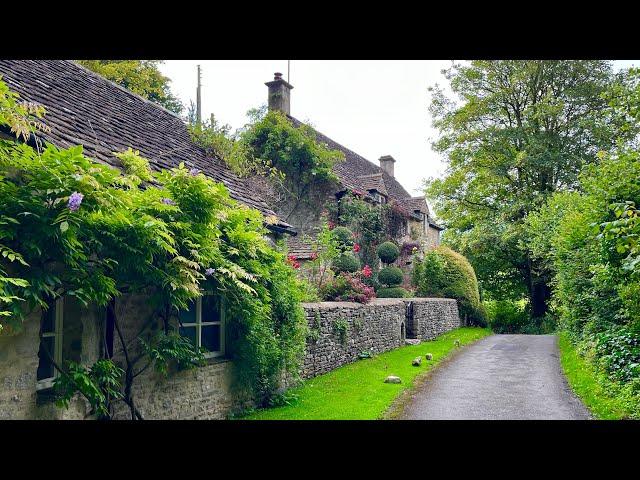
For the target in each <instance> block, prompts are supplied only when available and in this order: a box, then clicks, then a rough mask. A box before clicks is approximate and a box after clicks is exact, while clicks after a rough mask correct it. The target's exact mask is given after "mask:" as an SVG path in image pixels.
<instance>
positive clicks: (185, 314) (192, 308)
mask: <svg viewBox="0 0 640 480" xmlns="http://www.w3.org/2000/svg"><path fill="white" fill-rule="evenodd" d="M178 317H179V318H180V322H181V323H196V302H195V301H194V302H191V304H190V305H189V310H180V312H179V313H178Z"/></svg>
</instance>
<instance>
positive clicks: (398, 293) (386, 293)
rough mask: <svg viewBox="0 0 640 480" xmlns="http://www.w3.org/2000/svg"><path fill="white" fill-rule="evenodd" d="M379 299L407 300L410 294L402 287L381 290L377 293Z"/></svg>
mask: <svg viewBox="0 0 640 480" xmlns="http://www.w3.org/2000/svg"><path fill="white" fill-rule="evenodd" d="M376 296H377V297H378V298H406V297H409V292H408V291H407V290H405V289H404V288H402V287H389V288H381V289H379V290H378V291H377V292H376Z"/></svg>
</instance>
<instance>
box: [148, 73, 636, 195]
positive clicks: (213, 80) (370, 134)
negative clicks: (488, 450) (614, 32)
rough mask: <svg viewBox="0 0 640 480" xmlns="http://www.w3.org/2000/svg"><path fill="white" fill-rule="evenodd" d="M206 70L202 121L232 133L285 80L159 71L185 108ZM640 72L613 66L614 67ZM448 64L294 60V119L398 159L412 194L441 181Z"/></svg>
mask: <svg viewBox="0 0 640 480" xmlns="http://www.w3.org/2000/svg"><path fill="white" fill-rule="evenodd" d="M198 64H199V65H201V69H202V116H203V118H208V117H209V115H210V114H211V113H213V114H214V115H215V116H216V118H217V119H218V121H220V122H222V123H228V124H230V125H231V126H232V127H233V128H234V129H236V128H239V127H241V126H243V125H244V124H245V123H246V120H247V119H246V116H245V113H246V112H247V110H249V109H250V108H255V107H258V106H260V105H262V104H265V103H266V102H267V87H266V86H265V85H264V82H267V81H270V80H273V73H274V72H277V71H278V72H282V73H283V76H284V78H285V79H286V78H287V61H286V60H167V61H165V63H164V64H163V65H161V66H160V70H161V71H162V73H163V74H164V75H166V76H167V77H169V78H170V79H171V81H172V83H171V89H172V91H173V92H174V94H176V95H177V96H178V98H180V100H182V101H183V103H184V104H185V106H188V105H189V100H193V101H194V102H195V97H196V78H197V74H196V65H198ZM632 64H634V65H640V62H639V61H616V62H615V67H616V68H627V67H629V66H631V65H632ZM450 65H451V61H450V60H414V61H404V60H391V61H387V60H371V61H369V60H367V61H364V60H357V61H352V60H332V61H329V60H326V61H325V60H292V61H291V76H290V83H291V84H292V85H293V87H294V88H293V90H292V91H291V114H292V115H293V116H294V117H296V118H298V119H299V120H302V121H309V122H310V123H311V124H312V125H313V126H314V127H315V128H316V129H317V130H319V131H320V132H322V133H324V134H325V135H327V136H328V137H330V138H332V139H334V140H335V141H336V142H338V143H341V144H342V145H344V146H345V147H347V148H350V149H351V150H353V151H355V152H357V153H359V154H360V155H362V156H363V157H365V158H367V159H368V160H370V161H372V162H374V163H377V160H378V158H379V157H380V156H382V155H392V156H393V157H394V158H395V159H396V164H395V176H396V178H397V179H398V180H399V181H400V183H402V184H403V186H404V187H405V188H406V189H407V190H408V191H409V193H411V194H412V195H419V194H420V193H422V192H421V185H422V181H423V179H425V178H427V177H431V176H440V175H442V174H443V173H444V164H443V163H442V161H441V158H440V157H439V155H438V154H437V153H435V152H434V151H432V150H431V141H432V140H433V139H435V138H436V136H437V132H436V131H435V130H434V129H433V128H432V127H431V117H430V115H429V112H428V110H427V107H428V105H429V101H430V98H429V92H428V91H427V88H428V87H429V86H431V85H434V84H435V83H439V84H440V85H441V86H446V80H445V78H444V77H443V76H442V74H441V70H442V69H443V68H448V67H449V66H450Z"/></svg>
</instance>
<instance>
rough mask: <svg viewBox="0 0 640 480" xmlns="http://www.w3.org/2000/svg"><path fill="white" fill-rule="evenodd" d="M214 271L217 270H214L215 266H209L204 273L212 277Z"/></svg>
mask: <svg viewBox="0 0 640 480" xmlns="http://www.w3.org/2000/svg"><path fill="white" fill-rule="evenodd" d="M213 272H215V270H214V269H213V268H207V269H206V270H205V271H204V274H205V275H206V276H207V277H210V276H211V275H213Z"/></svg>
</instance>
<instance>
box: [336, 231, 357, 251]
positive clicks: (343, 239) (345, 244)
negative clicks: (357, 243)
mask: <svg viewBox="0 0 640 480" xmlns="http://www.w3.org/2000/svg"><path fill="white" fill-rule="evenodd" d="M331 235H332V236H333V238H334V239H335V241H336V243H337V244H338V247H339V248H340V249H341V250H342V251H343V252H349V251H351V249H352V247H353V240H354V239H353V232H352V231H351V230H349V229H348V228H347V227H335V228H334V229H333V230H332V231H331Z"/></svg>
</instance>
